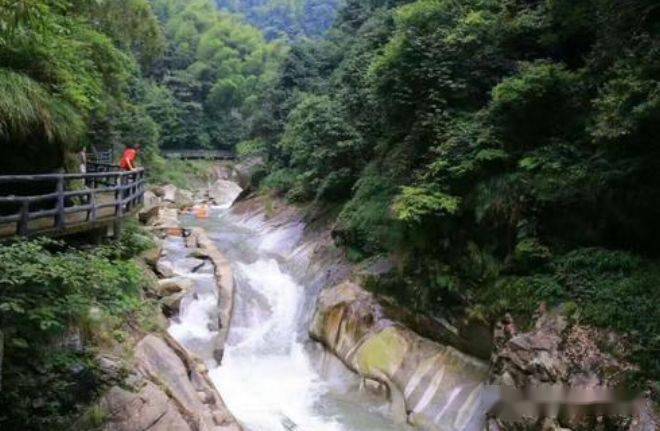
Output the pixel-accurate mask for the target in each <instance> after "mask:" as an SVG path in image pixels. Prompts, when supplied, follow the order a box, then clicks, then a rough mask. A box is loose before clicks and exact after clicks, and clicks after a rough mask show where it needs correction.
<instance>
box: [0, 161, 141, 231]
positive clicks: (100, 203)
mask: <svg viewBox="0 0 660 431" xmlns="http://www.w3.org/2000/svg"><path fill="white" fill-rule="evenodd" d="M88 170H89V171H90V172H88V173H85V174H44V175H3V176H0V190H4V192H0V239H4V238H8V237H12V236H15V235H20V236H25V237H31V236H37V235H51V236H61V235H69V234H74V233H80V232H85V231H90V230H94V229H97V228H101V227H106V226H109V225H112V224H114V223H115V222H118V221H120V220H122V219H123V218H125V217H127V216H129V215H131V214H134V213H135V211H137V210H138V209H139V208H140V206H141V205H142V201H143V196H144V191H145V185H146V179H145V172H144V169H138V170H136V171H132V172H122V171H120V170H119V168H118V167H117V166H113V165H103V164H94V163H90V164H88ZM7 190H11V191H13V192H14V193H16V191H17V190H21V191H23V190H45V192H43V193H40V194H30V195H29V196H22V195H15V194H10V193H7Z"/></svg>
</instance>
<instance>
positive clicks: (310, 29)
mask: <svg viewBox="0 0 660 431" xmlns="http://www.w3.org/2000/svg"><path fill="white" fill-rule="evenodd" d="M215 1H216V4H217V5H218V7H219V8H220V9H222V10H226V11H229V12H232V13H237V14H241V15H244V16H245V18H246V20H247V21H248V22H250V23H251V24H252V25H255V26H256V27H259V28H260V29H261V30H262V31H263V32H264V34H265V36H266V38H267V39H268V40H273V39H277V38H280V37H285V38H288V39H298V38H300V37H310V38H318V37H321V36H323V35H324V34H325V33H326V32H327V31H328V29H329V28H330V27H331V26H332V23H333V22H334V20H335V17H336V15H337V11H338V10H339V8H340V7H341V5H342V4H343V0H215Z"/></svg>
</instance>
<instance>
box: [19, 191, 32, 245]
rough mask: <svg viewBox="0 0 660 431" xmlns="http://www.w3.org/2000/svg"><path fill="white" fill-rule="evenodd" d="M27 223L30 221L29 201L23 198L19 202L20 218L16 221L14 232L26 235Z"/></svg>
mask: <svg viewBox="0 0 660 431" xmlns="http://www.w3.org/2000/svg"><path fill="white" fill-rule="evenodd" d="M29 223H30V201H29V199H25V200H24V201H23V203H22V204H21V218H20V220H19V221H18V227H17V229H16V233H17V234H19V235H20V236H27V235H28V233H29V226H28V224H29Z"/></svg>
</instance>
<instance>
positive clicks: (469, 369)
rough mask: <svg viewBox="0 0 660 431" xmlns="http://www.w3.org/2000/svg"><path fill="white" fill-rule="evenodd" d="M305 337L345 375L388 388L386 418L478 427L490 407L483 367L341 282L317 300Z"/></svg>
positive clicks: (437, 426) (433, 426)
mask: <svg viewBox="0 0 660 431" xmlns="http://www.w3.org/2000/svg"><path fill="white" fill-rule="evenodd" d="M311 335H312V337H313V338H315V339H316V340H318V341H320V342H321V343H323V344H324V345H325V346H326V347H327V348H328V349H329V350H330V351H331V352H333V353H334V354H335V355H337V356H338V357H339V358H340V359H341V360H342V361H343V362H344V363H345V364H346V365H348V366H349V367H350V368H351V369H352V370H354V371H355V372H357V373H359V374H360V375H362V376H363V377H365V378H368V379H372V380H376V381H378V382H380V383H383V384H385V385H387V387H388V389H389V390H388V393H389V394H390V401H391V402H392V407H393V413H394V414H395V415H398V416H399V417H398V419H401V420H407V421H408V422H410V423H412V424H413V425H416V426H419V427H420V428H421V429H425V430H444V429H461V430H481V429H482V428H483V426H484V423H483V421H484V419H485V413H486V411H487V408H488V404H489V403H490V402H492V400H491V399H490V398H489V396H488V394H487V393H486V391H484V388H483V385H482V382H485V380H486V378H487V374H488V368H487V365H486V364H485V363H483V362H481V361H480V360H477V359H475V358H472V357H470V356H468V355H465V354H463V353H461V352H459V351H458V350H456V349H454V348H453V347H449V346H445V345H441V344H438V343H435V342H433V341H430V340H428V339H425V338H423V337H421V336H419V335H418V334H416V333H415V332H413V331H411V330H410V329H408V328H406V327H405V326H403V325H401V324H400V323H398V322H396V321H393V320H391V319H390V318H389V317H388V316H387V313H386V311H385V310H384V308H383V307H382V306H381V305H380V304H379V303H378V301H377V300H376V298H375V297H374V296H373V295H372V294H371V293H369V292H367V291H365V290H363V289H362V288H361V287H360V286H358V285H356V284H354V283H350V282H345V283H342V284H340V285H338V286H335V287H333V288H331V289H326V290H325V291H323V292H322V293H321V295H320V297H319V301H318V304H317V309H316V313H315V316H314V320H313V322H312V327H311Z"/></svg>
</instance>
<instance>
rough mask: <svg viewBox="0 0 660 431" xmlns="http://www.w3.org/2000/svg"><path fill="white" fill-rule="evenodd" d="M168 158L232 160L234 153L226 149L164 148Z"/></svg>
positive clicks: (234, 156)
mask: <svg viewBox="0 0 660 431" xmlns="http://www.w3.org/2000/svg"><path fill="white" fill-rule="evenodd" d="M163 154H164V155H165V157H166V158H168V159H182V160H233V159H235V158H236V155H235V154H234V153H232V152H231V151H226V150H165V151H163Z"/></svg>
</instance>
